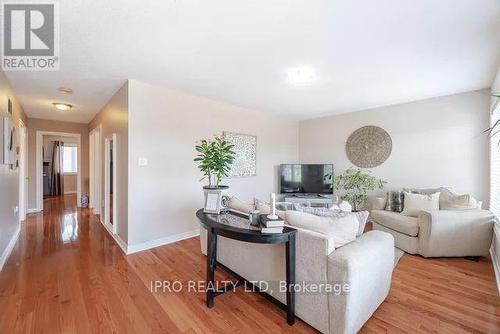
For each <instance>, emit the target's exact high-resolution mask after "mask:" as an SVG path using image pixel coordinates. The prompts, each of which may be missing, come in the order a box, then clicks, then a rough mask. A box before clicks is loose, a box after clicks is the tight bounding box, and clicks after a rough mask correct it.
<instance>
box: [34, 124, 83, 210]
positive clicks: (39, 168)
mask: <svg viewBox="0 0 500 334" xmlns="http://www.w3.org/2000/svg"><path fill="white" fill-rule="evenodd" d="M43 136H60V137H71V138H76V139H77V144H78V174H77V177H76V206H77V207H81V205H82V204H81V203H82V202H81V199H82V156H81V155H82V139H81V135H80V134H79V133H68V132H54V131H37V132H36V206H37V207H36V210H37V211H42V210H43V185H42V180H43V178H42V172H43V156H42V148H43Z"/></svg>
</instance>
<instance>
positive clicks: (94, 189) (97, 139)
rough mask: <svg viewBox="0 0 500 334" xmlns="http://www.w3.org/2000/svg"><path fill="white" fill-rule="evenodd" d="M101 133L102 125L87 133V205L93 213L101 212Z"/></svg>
mask: <svg viewBox="0 0 500 334" xmlns="http://www.w3.org/2000/svg"><path fill="white" fill-rule="evenodd" d="M101 133H102V125H99V126H97V127H96V128H94V129H92V131H90V133H89V181H90V182H89V195H90V196H89V207H90V208H92V209H93V211H94V214H95V215H99V214H101V208H102V200H101V195H102V190H101V189H102V188H101V184H102V181H101V180H102V177H101V174H102V162H101V161H102V160H101V155H102V154H101V151H102V147H101Z"/></svg>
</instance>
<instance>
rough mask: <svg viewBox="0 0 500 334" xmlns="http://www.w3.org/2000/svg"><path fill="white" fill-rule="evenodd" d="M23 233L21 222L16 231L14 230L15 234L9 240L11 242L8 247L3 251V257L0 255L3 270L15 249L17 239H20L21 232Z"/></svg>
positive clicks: (0, 269)
mask: <svg viewBox="0 0 500 334" xmlns="http://www.w3.org/2000/svg"><path fill="white" fill-rule="evenodd" d="M20 233H21V224H19V226H18V228H17V230H16V232H14V235H13V236H12V238H11V239H10V241H9V244H8V245H7V248H5V250H4V251H3V254H2V257H0V271H2V269H3V266H4V264H5V262H7V259H8V258H9V255H10V253H11V252H12V250H13V249H14V246H15V245H16V242H17V239H19V234H20Z"/></svg>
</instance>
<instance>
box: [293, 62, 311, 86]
mask: <svg viewBox="0 0 500 334" xmlns="http://www.w3.org/2000/svg"><path fill="white" fill-rule="evenodd" d="M286 73H287V76H288V82H290V83H291V84H294V85H307V84H310V83H311V82H313V81H314V80H315V79H316V71H315V70H314V68H311V67H306V66H301V67H294V68H290V69H288V70H287V71H286Z"/></svg>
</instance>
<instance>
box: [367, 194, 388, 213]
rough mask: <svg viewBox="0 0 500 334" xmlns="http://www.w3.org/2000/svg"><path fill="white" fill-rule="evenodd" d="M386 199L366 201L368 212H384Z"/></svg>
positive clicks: (379, 198) (378, 198)
mask: <svg viewBox="0 0 500 334" xmlns="http://www.w3.org/2000/svg"><path fill="white" fill-rule="evenodd" d="M386 202H387V198H386V197H372V198H370V199H369V200H368V203H369V208H370V210H385V204H386Z"/></svg>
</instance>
